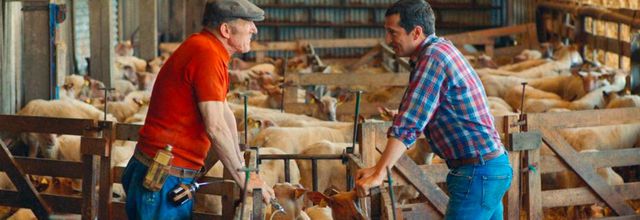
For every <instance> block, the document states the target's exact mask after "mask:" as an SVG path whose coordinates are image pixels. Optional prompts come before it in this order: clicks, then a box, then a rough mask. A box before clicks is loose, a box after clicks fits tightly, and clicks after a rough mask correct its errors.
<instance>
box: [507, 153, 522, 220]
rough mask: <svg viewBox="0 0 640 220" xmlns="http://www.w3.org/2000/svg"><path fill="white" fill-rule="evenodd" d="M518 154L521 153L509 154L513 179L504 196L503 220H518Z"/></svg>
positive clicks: (519, 194) (519, 193) (519, 195)
mask: <svg viewBox="0 0 640 220" xmlns="http://www.w3.org/2000/svg"><path fill="white" fill-rule="evenodd" d="M520 154H521V152H509V161H510V164H511V167H513V179H511V186H510V187H509V191H507V193H506V194H505V196H504V204H505V205H504V213H505V219H519V218H520V205H521V203H520V198H521V192H520Z"/></svg>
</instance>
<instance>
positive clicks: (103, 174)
mask: <svg viewBox="0 0 640 220" xmlns="http://www.w3.org/2000/svg"><path fill="white" fill-rule="evenodd" d="M100 127H102V128H103V131H102V139H100V140H102V141H103V142H101V143H100V144H99V145H96V146H95V147H96V148H98V147H99V148H102V150H101V151H100V152H103V154H102V155H100V170H99V172H100V183H99V185H100V191H99V192H98V193H99V195H98V198H99V199H100V200H99V202H98V203H99V204H98V206H99V210H98V215H99V216H100V217H99V218H100V219H112V218H111V211H112V210H111V196H112V192H111V183H113V176H112V175H111V155H110V154H111V147H112V143H113V141H114V140H115V136H114V135H115V131H114V129H115V124H113V123H111V122H106V121H105V122H100Z"/></svg>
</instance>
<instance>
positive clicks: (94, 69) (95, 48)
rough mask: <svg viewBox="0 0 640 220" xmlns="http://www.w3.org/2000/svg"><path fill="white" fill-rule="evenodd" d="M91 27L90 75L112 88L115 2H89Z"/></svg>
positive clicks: (101, 0) (100, 0) (96, 0)
mask: <svg viewBox="0 0 640 220" xmlns="http://www.w3.org/2000/svg"><path fill="white" fill-rule="evenodd" d="M89 20H90V22H89V24H90V25H89V26H90V28H89V29H90V30H91V56H90V57H91V58H90V70H89V75H90V76H91V77H93V78H94V79H97V80H100V81H102V82H103V83H104V85H105V86H106V87H111V75H112V74H111V72H112V71H113V56H114V48H113V47H114V45H113V43H114V42H113V36H114V33H115V30H114V29H113V26H114V25H113V22H114V19H113V1H112V0H93V1H89Z"/></svg>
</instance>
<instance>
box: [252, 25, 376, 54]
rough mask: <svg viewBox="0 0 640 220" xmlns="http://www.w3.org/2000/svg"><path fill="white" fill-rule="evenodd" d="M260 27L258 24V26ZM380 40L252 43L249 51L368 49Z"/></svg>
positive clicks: (350, 39) (353, 39)
mask: <svg viewBox="0 0 640 220" xmlns="http://www.w3.org/2000/svg"><path fill="white" fill-rule="evenodd" d="M258 25H260V24H258ZM380 42H382V39H378V38H349V39H317V40H298V41H284V42H252V43H251V50H252V51H255V52H261V51H299V50H300V49H301V48H302V47H304V46H306V45H309V44H312V45H313V46H314V47H315V48H370V47H375V46H376V45H378V44H379V43H380Z"/></svg>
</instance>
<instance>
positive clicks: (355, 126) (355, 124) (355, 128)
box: [347, 91, 362, 154]
mask: <svg viewBox="0 0 640 220" xmlns="http://www.w3.org/2000/svg"><path fill="white" fill-rule="evenodd" d="M361 95H362V91H356V110H355V115H354V119H353V139H352V140H351V147H348V148H347V153H350V154H352V153H353V152H354V149H355V147H356V140H357V139H358V120H359V118H360V117H359V115H360V96H361Z"/></svg>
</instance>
